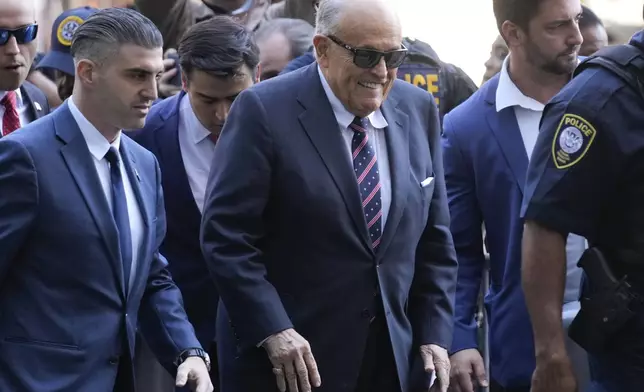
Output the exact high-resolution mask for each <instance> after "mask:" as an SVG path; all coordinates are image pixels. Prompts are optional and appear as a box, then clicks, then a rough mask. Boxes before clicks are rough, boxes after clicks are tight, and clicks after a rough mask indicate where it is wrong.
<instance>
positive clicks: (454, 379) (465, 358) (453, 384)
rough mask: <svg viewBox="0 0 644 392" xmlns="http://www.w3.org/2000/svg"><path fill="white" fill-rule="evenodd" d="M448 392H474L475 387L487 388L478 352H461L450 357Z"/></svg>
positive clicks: (471, 350)
mask: <svg viewBox="0 0 644 392" xmlns="http://www.w3.org/2000/svg"><path fill="white" fill-rule="evenodd" d="M449 360H450V363H451V366H452V369H451V371H450V383H449V384H450V385H449V390H450V392H476V391H477V390H478V389H475V387H483V388H485V387H487V386H488V382H487V377H486V376H485V364H484V363H483V358H482V357H481V353H479V350H477V349H475V348H471V349H467V350H461V351H459V352H457V353H455V354H453V355H452V356H451V357H450V359H449Z"/></svg>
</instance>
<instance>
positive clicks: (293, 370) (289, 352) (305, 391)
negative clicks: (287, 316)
mask: <svg viewBox="0 0 644 392" xmlns="http://www.w3.org/2000/svg"><path fill="white" fill-rule="evenodd" d="M262 347H264V349H265V350H266V352H267V353H268V358H269V359H270V360H271V363H272V364H273V373H274V374H275V377H276V379H277V387H278V388H279V390H280V391H281V392H286V386H287V385H288V390H289V392H311V386H313V387H316V388H317V387H319V386H320V385H321V384H322V381H321V379H320V373H318V365H317V364H316V363H315V358H313V354H312V353H311V346H310V345H309V342H307V341H306V340H305V339H304V338H303V337H302V336H300V334H298V333H297V332H295V330H294V329H287V330H285V331H282V332H280V333H277V334H275V335H273V336H271V337H269V338H268V339H266V341H265V342H264V343H263V344H262ZM298 381H299V389H298Z"/></svg>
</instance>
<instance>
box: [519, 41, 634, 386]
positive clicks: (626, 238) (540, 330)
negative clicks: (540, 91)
mask: <svg viewBox="0 0 644 392" xmlns="http://www.w3.org/2000/svg"><path fill="white" fill-rule="evenodd" d="M630 44H631V45H633V46H635V47H637V48H639V49H640V51H644V31H640V32H639V33H637V34H635V35H634V36H633V37H632V38H631V41H630ZM636 60H637V61H634V62H633V63H632V65H637V66H639V67H640V69H639V72H640V74H642V71H643V68H644V66H643V65H642V64H643V63H644V54H643V55H641V57H639V58H638V59H636ZM634 85H635V86H633V84H631V83H627V82H625V80H624V79H622V78H620V77H618V76H617V75H616V74H615V73H613V72H612V71H610V70H608V69H605V68H601V67H599V68H598V67H589V68H586V69H585V70H583V71H581V72H580V73H579V74H578V75H577V76H576V77H575V78H574V79H573V80H572V81H571V82H570V83H569V84H568V85H567V86H566V87H565V88H564V89H563V90H562V91H561V92H560V93H559V94H558V95H557V96H555V97H554V98H553V99H552V100H551V102H550V103H549V104H548V105H547V106H546V109H545V111H544V114H543V117H542V122H541V130H540V134H539V138H538V141H537V144H536V146H535V148H534V152H533V154H532V159H531V160H530V165H529V169H528V175H527V183H526V193H525V198H524V205H523V216H524V218H525V231H524V236H523V268H522V275H523V276H522V278H523V288H524V291H525V298H526V302H527V305H528V309H529V312H530V316H531V319H532V326H533V328H534V339H535V348H536V360H537V366H536V370H535V372H534V375H533V379H532V392H573V391H576V390H577V389H576V380H575V378H574V376H573V371H572V368H571V364H570V360H569V358H568V355H567V353H566V349H565V347H564V328H563V326H562V315H561V307H562V298H563V291H564V279H565V276H566V275H565V267H566V260H565V254H566V253H565V238H566V235H567V234H568V233H576V234H579V235H582V236H584V237H586V239H587V240H588V242H589V246H590V247H591V249H596V250H598V251H600V252H601V254H603V256H604V258H605V260H606V264H607V265H608V268H605V269H604V270H603V271H602V273H601V274H599V275H604V276H608V275H607V273H606V271H608V270H610V271H611V272H612V273H613V274H614V275H615V278H616V279H622V278H624V279H625V281H627V282H628V283H629V284H630V286H631V287H630V288H629V289H628V293H629V295H630V294H633V295H643V294H644V100H643V97H642V95H641V92H640V91H639V90H638V89H637V88H634V87H636V85H637V84H635V83H634ZM582 260H583V258H582ZM589 271H590V269H586V268H585V272H586V276H585V279H586V284H585V285H584V288H583V289H582V311H581V313H580V314H579V315H577V318H580V317H581V316H582V314H584V313H585V316H588V315H591V316H592V315H593V314H594V313H597V312H599V313H602V312H604V313H605V314H606V315H607V316H606V317H600V318H599V319H598V320H599V321H598V324H596V325H593V324H591V323H587V322H586V321H592V317H591V318H588V317H586V318H585V319H583V318H582V320H584V321H583V322H582V323H581V330H582V331H583V332H584V333H586V334H596V338H597V339H600V340H602V339H603V340H605V342H604V344H603V345H601V349H598V348H597V347H594V348H593V349H592V350H590V351H591V352H590V365H591V379H592V386H591V391H593V392H595V391H602V392H635V391H642V390H643V389H642V380H644V334H643V333H642V331H644V310H643V309H644V306H643V305H642V303H641V302H637V301H635V302H629V303H628V304H627V305H628V308H627V309H622V310H619V308H620V306H621V305H622V304H624V303H625V302H624V301H626V300H625V299H624V298H628V297H626V296H617V297H616V296H612V291H610V290H609V291H607V290H606V289H604V288H602V287H600V286H599V285H598V284H596V283H597V282H598V280H597V279H596V278H597V275H598V274H595V275H596V276H593V274H591V273H590V272H589ZM620 287H623V285H621V286H620ZM606 295H608V296H609V297H610V296H612V297H610V298H609V299H610V300H609V301H604V302H602V303H601V304H599V306H597V307H587V306H586V304H589V303H593V301H594V299H595V298H602V297H605V296H606ZM595 303H597V302H595ZM611 309H617V312H616V313H615V314H618V313H619V315H620V317H618V318H614V317H613V316H612V315H611V313H610V310H611ZM631 312H632V313H631ZM621 315H626V317H624V318H623V319H621ZM620 319H621V321H623V322H622V323H618V321H620ZM577 321H578V320H577V319H575V322H577ZM602 322H603V323H604V325H602ZM571 328H572V327H571ZM611 329H614V331H610V330H611ZM571 337H573V336H572V334H571ZM573 338H574V337H573ZM588 347H590V346H588ZM588 347H586V348H587V349H589V348H588Z"/></svg>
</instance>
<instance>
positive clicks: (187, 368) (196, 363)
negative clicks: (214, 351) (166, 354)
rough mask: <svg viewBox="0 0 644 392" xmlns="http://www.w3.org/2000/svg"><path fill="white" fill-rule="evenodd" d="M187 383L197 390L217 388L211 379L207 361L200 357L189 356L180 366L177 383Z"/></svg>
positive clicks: (210, 391) (199, 391) (206, 390)
mask: <svg viewBox="0 0 644 392" xmlns="http://www.w3.org/2000/svg"><path fill="white" fill-rule="evenodd" d="M186 384H188V385H190V388H191V389H192V390H193V391H195V392H212V391H214V390H215V388H214V387H213V386H212V382H211V381H210V374H208V368H207V367H206V363H205V362H204V361H203V359H201V358H200V357H189V358H187V359H186V360H185V361H183V363H182V364H181V365H180V366H179V369H178V370H177V380H176V384H175V385H176V386H178V387H183V386H185V385H186Z"/></svg>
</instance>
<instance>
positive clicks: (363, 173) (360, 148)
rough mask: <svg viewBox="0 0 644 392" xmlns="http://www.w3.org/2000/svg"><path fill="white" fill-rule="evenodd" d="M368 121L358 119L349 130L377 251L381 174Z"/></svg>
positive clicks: (365, 208) (380, 213)
mask: <svg viewBox="0 0 644 392" xmlns="http://www.w3.org/2000/svg"><path fill="white" fill-rule="evenodd" d="M367 124H368V122H367V119H366V118H362V119H361V118H359V117H356V118H355V119H354V120H353V122H352V123H351V125H349V128H351V129H352V130H353V140H352V141H351V150H352V151H353V169H354V170H355V173H356V179H357V180H358V188H359V189H360V198H361V199H362V209H363V211H364V217H365V220H366V222H367V229H369V237H370V238H371V247H372V248H373V250H374V251H375V250H377V249H378V246H379V245H380V239H381V238H382V199H381V196H380V187H381V183H380V172H379V171H378V159H377V157H376V148H375V144H374V141H372V140H369V136H368V135H367V126H368V125H367Z"/></svg>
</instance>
